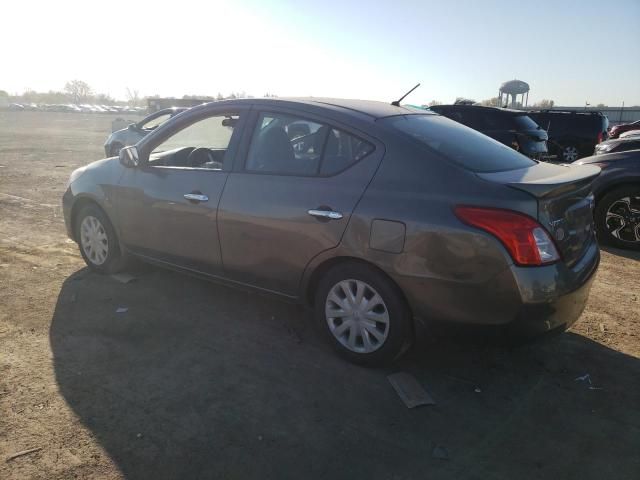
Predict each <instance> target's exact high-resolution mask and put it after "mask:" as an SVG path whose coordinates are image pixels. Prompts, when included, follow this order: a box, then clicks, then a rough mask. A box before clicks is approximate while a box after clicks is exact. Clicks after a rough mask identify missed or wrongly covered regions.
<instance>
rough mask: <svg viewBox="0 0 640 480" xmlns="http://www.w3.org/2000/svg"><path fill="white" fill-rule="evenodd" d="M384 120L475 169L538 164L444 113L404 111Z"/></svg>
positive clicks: (495, 170)
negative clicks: (447, 116)
mask: <svg viewBox="0 0 640 480" xmlns="http://www.w3.org/2000/svg"><path fill="white" fill-rule="evenodd" d="M381 122H382V123H384V124H387V125H390V126H391V127H392V128H396V129H398V130H400V131H401V132H403V133H405V134H406V135H409V136H410V137H411V138H413V139H415V140H417V141H419V142H420V143H422V144H424V145H426V146H427V147H429V148H430V149H432V150H434V151H436V152H438V153H440V154H441V155H442V156H444V157H445V158H447V159H448V160H450V161H452V162H454V163H457V164H458V165H460V166H462V167H464V168H466V169H468V170H471V171H474V172H500V171H504V170H515V169H518V168H526V167H530V166H532V165H535V164H536V162H534V161H533V160H531V159H529V158H527V157H525V156H524V155H522V154H520V153H518V152H516V151H515V150H513V149H512V148H509V147H507V146H506V145H503V144H502V143H500V142H497V141H495V140H493V139H492V138H489V137H487V136H486V135H483V134H482V133H480V132H477V131H475V130H472V129H470V128H468V127H465V126H464V125H460V124H459V123H456V122H454V121H451V120H449V119H448V118H444V117H442V116H438V115H403V116H396V117H387V118H384V119H382V120H381Z"/></svg>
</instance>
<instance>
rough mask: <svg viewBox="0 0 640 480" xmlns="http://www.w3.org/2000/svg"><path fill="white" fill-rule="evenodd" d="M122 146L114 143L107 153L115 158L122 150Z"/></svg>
mask: <svg viewBox="0 0 640 480" xmlns="http://www.w3.org/2000/svg"><path fill="white" fill-rule="evenodd" d="M123 147H124V146H123V145H122V144H120V143H114V144H113V145H111V151H110V152H109V154H110V156H112V157H117V156H118V155H120V150H122V148H123Z"/></svg>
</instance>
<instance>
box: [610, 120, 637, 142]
mask: <svg viewBox="0 0 640 480" xmlns="http://www.w3.org/2000/svg"><path fill="white" fill-rule="evenodd" d="M630 130H640V120H636V121H635V122H631V123H623V124H621V125H614V126H613V127H611V130H609V138H618V137H619V136H620V134H621V133H624V132H628V131H630Z"/></svg>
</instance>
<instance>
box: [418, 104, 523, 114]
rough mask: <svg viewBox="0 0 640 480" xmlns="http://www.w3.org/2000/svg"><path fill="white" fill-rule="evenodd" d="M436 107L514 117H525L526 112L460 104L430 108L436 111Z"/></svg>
mask: <svg viewBox="0 0 640 480" xmlns="http://www.w3.org/2000/svg"><path fill="white" fill-rule="evenodd" d="M438 107H446V108H455V109H459V110H469V109H474V110H486V111H489V112H497V113H510V114H516V115H526V114H527V112H525V111H524V110H515V109H513V108H501V107H488V106H485V105H462V104H457V105H455V104H454V105H434V106H433V107H430V108H432V109H435V110H436V111H437V109H438Z"/></svg>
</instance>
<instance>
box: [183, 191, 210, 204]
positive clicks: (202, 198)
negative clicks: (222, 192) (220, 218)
mask: <svg viewBox="0 0 640 480" xmlns="http://www.w3.org/2000/svg"><path fill="white" fill-rule="evenodd" d="M183 196H184V198H186V199H187V200H189V201H190V202H208V201H209V197H207V196H206V195H203V194H202V193H185V194H184V195H183Z"/></svg>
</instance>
